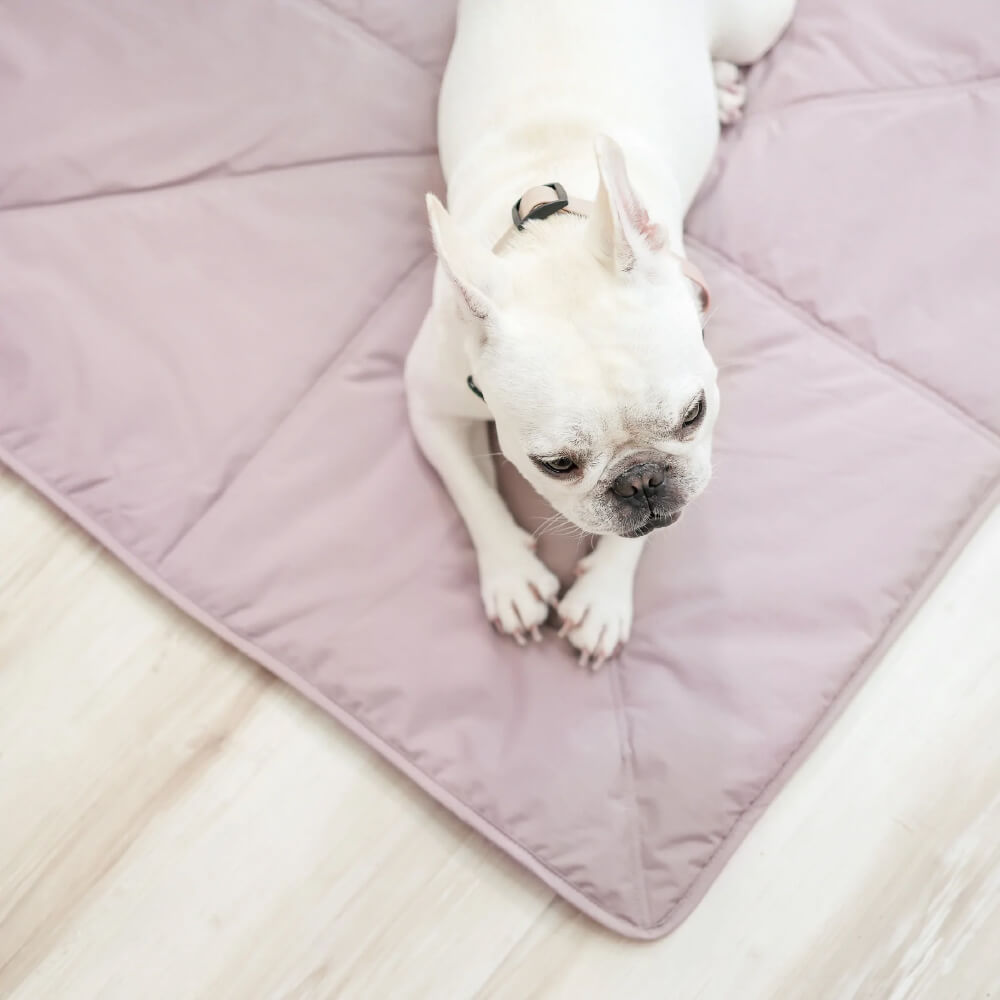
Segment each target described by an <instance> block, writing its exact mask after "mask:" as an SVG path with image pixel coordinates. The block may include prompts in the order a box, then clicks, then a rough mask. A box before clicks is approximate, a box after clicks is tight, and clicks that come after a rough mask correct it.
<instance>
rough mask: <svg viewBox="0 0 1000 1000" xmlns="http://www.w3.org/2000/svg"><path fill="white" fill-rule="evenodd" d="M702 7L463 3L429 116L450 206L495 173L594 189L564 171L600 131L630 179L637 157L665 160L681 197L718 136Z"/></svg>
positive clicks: (468, 201)
mask: <svg viewBox="0 0 1000 1000" xmlns="http://www.w3.org/2000/svg"><path fill="white" fill-rule="evenodd" d="M705 7H706V5H705V4H704V3H702V2H701V0H686V2H676V0H660V2H650V0H618V2H617V3H615V4H610V3H607V2H606V0H541V2H539V0H462V3H461V5H460V8H459V17H458V29H457V33H456V38H455V43H454V47H453V49H452V54H451V58H450V60H449V63H448V68H447V71H446V73H445V78H444V81H443V85H442V93H441V105H440V118H439V140H440V151H441V160H442V165H443V168H444V171H445V176H446V177H447V179H448V183H449V201H450V202H451V203H452V205H453V207H454V206H456V204H457V207H459V208H460V209H467V210H468V212H474V211H475V206H476V204H477V203H479V202H480V201H481V198H482V197H483V196H485V195H486V193H487V191H489V190H491V184H493V183H494V178H496V179H497V180H498V181H499V178H501V177H502V178H503V181H502V184H503V187H504V188H506V187H507V186H514V187H516V185H518V184H521V183H522V180H521V178H522V177H523V186H524V187H528V186H530V185H532V184H535V183H538V178H539V177H543V178H547V177H548V175H549V174H550V173H552V174H553V176H556V175H558V176H560V178H562V179H563V182H564V183H565V184H566V185H567V186H569V185H575V187H576V189H577V190H582V191H590V190H592V189H593V187H594V184H595V182H596V177H595V176H589V175H588V176H587V177H581V178H579V179H577V178H575V177H574V176H573V174H572V171H573V170H574V164H581V163H583V164H587V165H588V167H589V165H590V164H591V163H592V156H591V150H592V147H593V139H594V136H595V135H597V134H599V133H602V132H604V133H610V134H613V135H614V136H615V137H616V138H617V139H618V141H619V142H620V143H621V144H622V145H623V146H624V147H625V148H626V150H627V151H628V153H629V163H630V167H632V169H633V170H634V171H635V173H636V174H637V176H638V177H639V179H640V182H641V175H642V173H643V160H644V159H645V158H652V159H654V160H658V161H659V162H661V163H662V162H664V161H666V162H667V163H668V164H669V168H670V172H671V173H672V174H673V176H674V177H676V178H677V181H678V184H679V185H680V187H681V191H680V196H681V200H682V202H683V204H684V205H685V206H686V204H687V203H688V201H689V200H690V198H691V197H692V196H693V194H694V191H695V189H696V188H697V185H698V183H699V182H700V180H701V177H702V176H703V174H704V171H705V169H706V167H707V164H708V161H709V159H710V158H711V155H712V151H713V149H714V146H715V141H716V138H717V135H718V122H717V119H716V115H715V113H714V108H715V100H716V97H715V84H714V81H713V78H712V67H711V58H710V55H709V47H708V31H709V26H708V24H707V23H706V16H705ZM644 153H645V154H646V156H644V155H643V154H644ZM577 169H578V168H577ZM567 171H569V173H567ZM493 190H495V188H494V189H493ZM463 203H465V204H463Z"/></svg>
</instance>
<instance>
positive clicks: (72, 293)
mask: <svg viewBox="0 0 1000 1000" xmlns="http://www.w3.org/2000/svg"><path fill="white" fill-rule="evenodd" d="M451 8H452V4H451V2H450V0H422V2H421V3H419V4H417V3H412V2H411V3H405V2H403V0H380V2H379V0H370V2H365V3H360V2H358V0H197V2H195V0H175V2H171V3H148V2H146V3H137V2H134V0H92V2H89V3H79V2H77V0H8V2H6V3H4V4H3V5H2V6H0V460H2V461H4V462H5V463H7V464H8V465H10V466H11V467H12V468H13V469H15V470H16V471H17V472H19V473H20V474H21V475H23V476H24V477H25V478H26V479H27V480H28V481H30V482H31V483H33V484H34V485H35V486H37V487H38V489H40V490H41V491H42V492H43V493H45V494H46V495H47V496H48V497H50V498H51V499H52V500H53V501H54V502H55V503H57V504H58V505H59V506H60V507H62V508H63V509H64V510H65V511H67V512H68V513H69V514H70V516H71V517H73V518H75V519H76V520H77V521H78V522H79V523H80V524H81V525H82V526H83V527H84V528H86V530H88V531H90V532H92V533H93V534H94V535H96V536H97V537H98V538H99V539H101V540H102V541H103V542H104V543H105V544H106V545H107V546H108V547H109V548H111V549H112V550H113V551H114V552H116V553H117V554H118V555H119V556H120V557H121V558H122V559H124V560H125V561H126V562H127V563H128V564H129V565H130V566H131V567H133V568H134V569H135V570H136V571H137V572H139V573H141V574H142V575H143V577H145V578H146V579H147V580H149V581H150V582H151V583H152V584H153V585H154V586H156V587H157V588H159V589H160V590H161V591H163V592H164V593H166V594H167V595H168V596H170V597H171V598H172V599H173V600H175V601H176V602H177V603H178V604H180V605H181V606H182V607H184V608H185V609H187V610H188V611H189V612H190V613H191V614H192V615H194V616H195V617H197V618H198V619H199V620H200V621H202V622H204V623H205V624H206V625H207V626H208V627H210V628H213V629H215V630H216V631H217V632H218V633H219V634H220V635H222V636H224V637H226V638H227V639H229V640H230V641H231V642H233V643H234V644H235V645H237V646H239V647H240V648H241V649H244V650H245V651H246V652H248V653H249V654H250V655H251V656H253V657H254V658H256V659H257V660H259V661H260V662H261V663H263V664H265V665H266V666H267V667H269V668H270V669H271V670H273V671H275V672H276V673H278V674H279V675H280V676H281V677H283V678H285V679H286V680H287V681H288V682H289V683H291V684H293V685H295V686H296V687H297V688H298V689H299V690H301V691H302V692H304V693H305V694H306V695H307V696H308V697H310V698H312V699H313V700H315V701H316V702H317V703H318V704H320V705H322V706H323V707H325V708H326V709H327V710H328V711H329V712H330V714H331V715H333V716H334V717H335V718H337V719H338V720H339V721H340V722H341V723H343V724H344V725H346V726H348V727H350V728H351V729H352V730H354V731H355V732H356V733H357V734H358V735H359V736H360V737H361V738H363V739H364V740H366V741H368V742H369V743H370V744H371V745H372V746H374V747H375V748H376V749H378V750H379V751H380V752H381V753H382V754H384V755H385V756H386V757H387V758H388V759H389V760H391V761H392V762H393V763H395V764H396V765H397V766H398V767H400V768H401V769H402V770H404V771H405V772H406V773H407V774H408V775H410V776H411V777H412V778H413V779H414V780H415V781H418V782H419V783H420V784H421V785H422V786H423V787H424V788H425V789H426V790H427V791H428V792H429V793H430V794H432V795H433V796H435V797H436V798H437V799H439V800H440V801H441V802H443V803H444V804H445V805H446V806H448V807H449V808H450V809H452V810H454V812H456V813H457V814H458V815H459V816H461V817H462V818H463V819H465V820H466V821H468V822H469V823H471V824H473V825H474V826H475V827H476V828H477V829H478V830H480V831H481V832H482V833H483V834H485V835H486V836H488V837H490V838H491V839H492V840H494V841H495V842H496V843H498V844H499V845H500V846H501V847H503V848H504V849H505V850H506V851H508V852H509V853H510V854H511V855H513V856H514V857H515V858H517V859H518V860H519V861H521V862H522V863H523V864H525V865H526V866H528V867H529V868H530V869H531V870H532V871H533V872H535V873H536V874H537V875H538V876H539V877H540V878H542V879H544V880H545V881H546V882H548V883H549V884H550V885H551V886H553V887H554V888H555V889H556V890H558V891H559V892H560V893H562V894H563V895H564V896H565V897H566V898H567V899H570V900H571V901H572V902H574V903H576V904H577V905H578V906H580V907H581V908H582V909H584V910H585V911H586V912H587V913H589V914H590V915H591V916H593V917H594V918H596V919H598V920H600V921H602V922H603V923H605V924H607V925H608V926H609V927H612V928H614V929H616V930H618V931H620V932H622V933H623V934H628V935H632V936H635V937H645V938H649V937H656V936H658V935H661V934H663V933H665V932H667V931H669V930H670V929H671V928H673V927H675V926H676V925H677V923H678V922H679V921H680V920H681V919H682V918H683V916H684V915H685V914H686V913H687V912H688V911H689V910H690V908H691V907H692V906H693V905H694V903H695V902H696V901H697V899H698V898H699V897H700V895H701V894H702V893H703V892H704V891H705V889H706V887H707V886H708V885H709V883H710V882H711V879H712V877H713V876H714V875H715V873H716V872H717V871H718V870H719V868H720V866H721V865H722V864H723V862H724V861H725V859H726V858H727V857H728V856H729V855H730V854H731V853H732V851H733V850H734V849H735V847H736V846H737V844H738V843H739V841H740V839H741V838H742V836H743V835H744V834H745V832H746V831H747V829H748V828H749V826H750V825H751V824H752V822H753V821H754V819H755V818H756V817H757V816H758V815H759V813H760V811H761V810H762V809H763V808H764V806H765V805H766V803H767V802H768V801H769V800H770V799H771V798H772V797H773V796H774V794H775V792H776V790H777V789H778V788H779V787H780V786H781V784H782V783H783V781H784V780H785V779H786V777H787V776H788V775H789V774H790V773H791V772H792V770H793V769H794V768H795V766H796V765H797V764H798V762H799V761H801V760H802V758H803V755H804V754H806V753H807V752H808V750H809V748H810V746H811V745H812V744H813V743H814V742H815V741H816V739H817V738H818V735H819V734H820V733H821V732H822V731H823V729H824V728H825V727H826V726H827V725H828V724H829V722H830V721H831V719H832V718H833V716H834V714H835V713H836V711H837V709H838V708H839V707H840V706H841V705H842V704H843V703H844V701H845V699H846V698H847V697H848V696H849V694H850V692H851V691H852V690H853V689H854V688H856V686H857V685H858V684H859V683H860V681H861V680H862V679H863V678H864V676H865V674H866V672H867V671H868V670H869V669H870V668H871V666H872V665H873V664H874V663H875V662H876V661H877V659H878V657H879V655H880V653H881V651H882V650H883V649H884V648H885V645H886V643H887V642H888V641H890V639H891V637H892V635H894V634H895V632H896V631H897V630H898V629H899V628H900V627H901V625H902V623H903V622H904V621H905V620H906V618H907V616H908V615H910V614H911V612H912V611H913V609H914V608H915V607H916V605H917V603H918V602H919V600H920V599H921V597H922V596H923V595H924V594H925V593H926V592H927V589H928V587H929V586H930V585H931V582H932V581H933V579H934V578H935V576H936V575H937V574H939V573H940V572H941V570H942V568H943V567H944V566H946V564H947V563H948V562H949V560H950V559H951V558H952V557H953V555H954V554H955V552H956V551H957V549H958V547H959V546H960V544H961V542H962V540H963V539H964V538H965V537H966V536H967V534H968V533H969V531H970V530H971V528H972V526H974V524H975V523H977V521H978V520H979V519H980V518H981V517H982V516H983V514H984V513H985V512H986V511H987V510H988V509H989V508H990V507H991V506H992V504H993V503H994V502H995V499H996V495H997V494H996V487H997V481H998V473H1000V392H998V389H997V386H998V380H1000V348H998V346H997V345H998V336H997V320H996V316H997V314H998V312H1000V282H998V280H997V267H998V263H997V262H998V259H1000V86H998V75H1000V17H998V16H997V9H996V5H995V2H994V0H955V2H953V3H948V4H944V3H939V2H937V0H933V2H932V0H921V2H916V3H914V2H913V0H877V2H873V3H868V4H842V3H838V2H836V0H802V2H801V5H800V9H799V11H798V14H797V16H796V20H795V22H794V25H793V27H792V29H791V31H790V32H789V33H788V35H787V36H786V37H785V39H784V40H783V41H782V42H781V43H780V44H779V46H778V48H777V49H776V50H775V52H774V53H773V54H772V55H771V56H770V57H769V58H768V59H767V60H766V61H765V62H764V63H763V64H761V65H760V66H758V67H757V68H756V69H755V70H754V71H753V72H752V74H751V77H750V103H749V109H748V114H747V117H746V118H745V120H744V121H743V123H742V124H741V125H740V126H739V127H737V128H735V129H734V130H732V131H731V132H730V133H729V134H728V135H727V137H726V139H725V141H724V143H723V147H722V150H721V152H720V155H719V158H718V162H717V164H716V167H715V169H714V171H713V174H712V176H711V177H710V178H709V180H708V182H707V183H706V185H705V189H704V191H703V194H702V197H701V198H700V200H699V202H698V204H697V205H696V207H695V209H694V211H693V213H692V215H691V217H690V220H689V232H690V247H691V249H692V253H693V256H694V257H695V258H696V259H697V260H698V262H699V263H700V264H701V265H702V267H703V268H704V270H705V271H706V272H707V274H708V277H709V279H710V281H711V282H712V284H713V286H714V292H715V295H716V302H717V311H716V315H715V317H714V319H713V321H712V324H711V326H710V329H709V337H710V341H711V346H712V348H713V350H714V353H715V355H716V357H717V359H718V360H719V362H720V365H721V368H722V371H723V376H722V390H723V393H724V400H725V405H724V410H723V418H722V420H721V424H720V427H719V433H718V446H717V466H718V472H717V476H716V479H715V481H714V483H713V485H712V487H711V489H710V491H709V492H708V494H707V495H706V496H705V497H704V499H703V500H701V501H700V502H699V503H698V504H696V505H695V506H693V507H692V508H691V510H690V511H689V512H688V514H687V515H686V516H685V518H684V519H683V520H682V521H681V522H680V523H679V524H678V525H677V526H676V527H675V528H673V529H671V530H670V531H669V532H667V533H665V534H664V535H663V537H661V538H657V539H656V540H655V541H654V542H653V543H652V544H651V546H650V549H649V551H648V555H647V558H646V559H645V561H644V563H643V565H642V569H641V573H640V577H639V580H638V585H637V615H636V624H635V630H634V637H633V639H632V641H631V644H630V645H629V647H628V649H627V650H626V652H625V653H624V655H623V656H622V657H621V659H620V660H618V661H617V662H615V663H613V664H612V665H610V666H609V667H607V668H606V669H605V670H604V671H603V672H601V673H599V674H597V675H596V676H595V675H591V674H589V673H585V672H582V671H580V670H577V669H574V666H573V662H572V659H571V656H570V653H569V650H568V649H567V648H566V647H565V646H564V645H563V644H561V643H560V642H558V641H557V640H556V639H555V637H554V636H553V635H551V634H550V635H549V637H548V638H547V641H546V642H545V643H544V645H542V646H541V647H538V648H531V649H529V650H527V651H521V650H519V649H517V648H515V647H514V646H513V645H512V644H511V643H510V642H509V641H504V640H501V639H500V638H498V637H496V636H495V635H494V634H493V633H492V632H491V630H490V629H489V627H488V626H487V625H486V624H485V622H484V620H483V615H482V612H481V609H480V606H479V595H478V591H477V587H476V570H475V563H474V559H473V556H472V552H471V549H470V545H469V542H468V539H467V537H466V534H465V532H464V529H463V527H462V525H461V524H460V523H459V521H458V518H457V516H456V514H455V511H454V510H453V508H452V505H451V503H450V502H449V500H448V498H447V497H446V496H445V495H444V493H443V491H442V489H441V487H440V485H439V483H438V481H437V480H436V478H435V476H434V475H433V474H432V473H431V471H430V470H429V469H428V468H427V467H426V466H425V464H424V463H423V461H422V460H421V458H420V456H419V454H418V452H417V450H416V449H415V447H414V444H413V441H412V439H411V437H410V434H409V432H408V429H407V424H406V418H405V413H404V405H403V394H402V387H401V382H400V369H401V364H402V360H403V357H404V355H405V353H406V350H407V347H408V345H409V343H410V341H411V339H412V337H413V334H414V331H415V328H416V324H417V323H418V321H419V319H420V317H421V315H422V312H423V310H424V309H425V307H426V304H427V301H428V296H429V288H430V277H431V271H432V259H431V254H430V247H429V244H428V238H427V228H426V222H425V217H424V205H423V194H424V191H425V190H427V189H435V190H438V191H440V177H439V173H438V168H437V164H436V157H435V152H434V111H435V101H436V92H437V86H438V80H439V75H440V68H441V66H442V64H443V60H444V57H445V54H446V51H447V47H448V42H449V34H450V30H451V18H452V9H451ZM568 30H572V26H569V28H568ZM540 180H542V181H544V180H548V178H540ZM581 194H584V195H587V194H589V192H582V193H581ZM505 475H506V477H507V481H508V488H509V489H510V490H511V492H512V495H513V496H514V502H515V503H516V504H517V505H518V507H519V509H520V510H521V511H522V512H523V513H524V516H525V517H526V518H528V519H529V520H528V523H529V524H532V523H533V522H532V521H531V520H530V518H531V517H534V516H536V514H537V505H535V503H534V501H533V500H531V499H530V498H528V497H527V496H526V492H525V489H524V487H523V484H520V483H518V482H517V481H516V476H513V475H511V474H510V472H509V470H506V471H505ZM557 548H558V546H557V545H556V544H555V542H553V541H551V540H550V541H547V542H546V553H547V555H548V556H549V557H550V558H551V559H553V560H555V561H556V562H558V563H559V564H560V565H561V566H563V567H564V568H565V567H566V566H567V565H568V563H569V561H570V557H571V556H572V552H568V551H556V549H557ZM564 548H565V546H564ZM942 669H947V664H942ZM319 793H320V794H321V790H319Z"/></svg>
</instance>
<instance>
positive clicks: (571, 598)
mask: <svg viewBox="0 0 1000 1000" xmlns="http://www.w3.org/2000/svg"><path fill="white" fill-rule="evenodd" d="M645 544H646V540H645V539H644V538H619V537H618V536H617V535H606V536H604V537H602V538H601V539H599V540H598V542H597V546H596V547H595V548H594V551H593V552H591V554H590V555H589V556H587V557H585V558H584V559H581V560H580V562H579V564H578V565H577V576H578V579H577V581H576V583H574V584H573V586H572V587H570V589H569V590H568V591H567V592H566V596H565V597H563V599H562V601H561V602H560V603H559V617H560V618H562V620H563V627H562V629H561V630H560V632H559V634H560V635H561V636H566V637H567V638H568V639H569V641H570V642H571V643H572V644H573V645H574V646H575V647H576V648H577V649H578V650H580V664H581V665H582V666H590V667H592V668H593V669H594V670H597V669H598V668H599V667H601V666H602V665H603V664H604V661H605V660H607V659H608V657H610V656H614V655H615V653H616V652H617V651H618V650H619V649H620V648H621V646H622V645H624V643H625V642H626V641H627V640H628V637H629V633H630V632H631V630H632V584H633V581H634V580H635V571H636V567H637V566H638V565H639V557H640V556H641V555H642V550H643V547H644V545H645Z"/></svg>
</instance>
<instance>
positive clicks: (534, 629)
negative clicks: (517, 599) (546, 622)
mask: <svg viewBox="0 0 1000 1000" xmlns="http://www.w3.org/2000/svg"><path fill="white" fill-rule="evenodd" d="M531 638H532V639H534V640H535V642H541V641H542V633H541V632H540V631H539V628H538V626H537V625H532V626H531Z"/></svg>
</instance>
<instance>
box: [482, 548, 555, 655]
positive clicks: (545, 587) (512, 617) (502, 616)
mask: <svg viewBox="0 0 1000 1000" xmlns="http://www.w3.org/2000/svg"><path fill="white" fill-rule="evenodd" d="M479 583H480V587H481V589H482V595H483V606H484V607H485V608H486V617H487V618H489V620H490V623H491V624H492V625H493V627H494V628H495V629H496V630H497V631H498V632H502V633H503V634H504V635H509V636H512V637H513V638H514V641H515V642H517V644H518V645H520V646H524V645H526V643H527V641H528V636H530V637H531V638H532V639H534V640H535V641H536V642H541V641H542V633H541V632H540V631H539V629H538V627H539V625H542V624H543V623H544V622H545V619H546V618H548V616H549V609H550V608H551V607H552V606H554V605H555V603H556V597H557V595H558V594H559V580H558V579H557V577H556V575H555V574H554V573H552V572H551V571H550V570H549V568H548V567H547V566H546V565H545V563H543V562H542V561H541V559H539V558H538V556H536V555H535V553H534V551H533V546H532V544H531V541H530V536H525V538H524V539H523V540H518V541H516V542H515V543H514V544H513V545H509V546H506V547H504V548H502V549H501V548H498V549H496V550H495V551H493V552H490V553H481V554H480V557H479Z"/></svg>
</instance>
